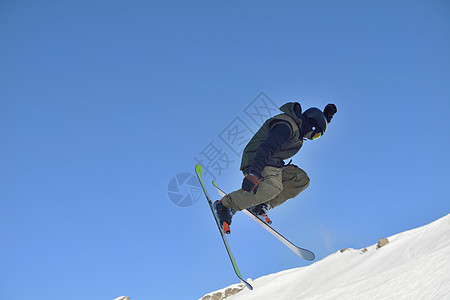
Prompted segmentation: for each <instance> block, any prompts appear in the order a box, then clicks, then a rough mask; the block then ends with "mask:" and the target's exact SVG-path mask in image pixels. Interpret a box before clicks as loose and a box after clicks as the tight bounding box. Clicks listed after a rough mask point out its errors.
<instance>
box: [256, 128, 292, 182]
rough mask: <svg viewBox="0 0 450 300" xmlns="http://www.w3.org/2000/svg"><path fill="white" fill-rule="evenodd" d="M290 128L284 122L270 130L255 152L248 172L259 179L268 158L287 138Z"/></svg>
mask: <svg viewBox="0 0 450 300" xmlns="http://www.w3.org/2000/svg"><path fill="white" fill-rule="evenodd" d="M290 136H291V128H290V127H289V125H287V124H286V123H284V122H283V123H279V124H277V125H275V126H274V127H273V128H272V129H271V130H270V131H269V136H268V137H267V139H266V140H265V141H264V142H263V143H262V144H261V146H260V147H259V149H258V152H256V157H255V160H254V161H253V163H252V166H251V167H250V169H249V171H250V172H249V173H253V174H255V175H256V176H257V177H258V179H261V173H262V171H263V169H264V167H265V166H266V163H267V161H268V160H269V158H270V157H271V156H272V155H273V154H274V153H275V152H276V151H277V150H279V149H280V148H281V146H283V144H284V143H286V142H287V141H288V140H289V137H290Z"/></svg>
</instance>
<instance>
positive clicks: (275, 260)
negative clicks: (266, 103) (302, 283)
mask: <svg viewBox="0 0 450 300" xmlns="http://www.w3.org/2000/svg"><path fill="white" fill-rule="evenodd" d="M449 53H450V6H449V3H448V2H447V1H376V2H373V1H339V2H337V1H285V2H282V3H280V2H273V1H245V3H242V2H238V1H231V2H230V1H227V2H223V1H195V2H190V3H187V2H185V1H164V2H154V1H102V0H100V1H72V2H65V1H52V0H48V1H25V0H15V1H9V0H5V1H2V2H1V4H0V82H1V85H0V166H1V167H0V182H1V185H0V290H1V294H2V297H4V298H5V299H6V298H7V299H15V300H16V299H17V300H25V299H31V298H45V299H52V300H53V299H55V300H57V299H65V300H72V299H81V298H83V299H113V298H115V297H118V296H120V295H128V296H130V297H131V299H132V300H135V299H196V298H199V297H201V296H202V295H203V294H205V293H207V292H210V291H213V290H216V289H219V288H222V287H225V286H227V285H229V284H232V283H236V282H237V281H236V277H235V275H234V274H233V270H232V268H231V265H230V263H229V261H228V258H227V257H226V253H225V250H224V247H223V244H222V242H221V241H220V237H219V234H218V232H217V229H216V227H215V225H214V221H213V219H212V216H211V213H210V211H209V208H208V206H207V204H206V201H205V199H204V198H203V197H201V198H199V199H198V201H197V202H196V204H195V205H192V206H189V207H187V208H181V207H178V206H176V205H174V204H173V203H172V202H171V201H170V199H169V197H168V185H169V182H170V181H171V180H172V178H173V177H174V176H176V175H178V174H182V173H192V174H193V170H194V165H195V163H196V161H195V159H194V157H197V156H198V155H199V153H201V152H202V150H203V149H205V147H206V146H208V145H209V143H210V142H216V141H219V140H220V138H219V137H220V134H221V133H222V132H223V130H224V129H225V128H227V126H228V125H229V124H230V123H231V122H232V121H233V120H235V119H236V118H237V117H242V119H243V120H244V121H245V122H248V123H249V124H250V123H251V122H250V121H249V120H248V119H245V118H244V117H245V109H246V107H247V106H248V105H249V104H251V103H252V101H253V100H255V98H257V97H258V96H259V95H261V93H264V95H266V96H267V97H268V98H270V99H271V101H272V102H273V103H275V104H276V105H281V104H283V103H285V102H288V101H298V102H300V103H301V105H302V107H303V108H304V109H306V108H308V107H311V106H318V107H320V108H323V107H324V106H325V105H326V104H327V103H329V102H333V103H336V105H337V107H338V113H337V114H336V116H335V118H334V119H333V121H332V123H331V124H330V127H329V130H328V131H327V133H326V134H325V135H324V137H323V138H321V139H319V140H317V141H313V142H311V141H308V142H306V143H305V145H304V147H303V149H302V150H301V151H300V152H299V154H298V155H297V156H296V157H295V158H294V163H296V164H298V165H299V166H300V167H302V168H303V169H304V170H306V172H307V173H308V174H309V176H310V178H311V184H310V186H309V187H308V189H307V190H306V191H305V192H303V193H302V194H301V195H300V196H299V197H297V198H296V199H294V200H290V201H288V202H286V203H285V204H284V205H283V206H280V207H278V208H277V209H275V210H273V211H272V212H271V218H272V220H273V222H274V223H273V225H274V227H275V228H276V229H277V230H279V231H280V232H282V233H284V234H285V235H286V236H287V237H288V238H290V239H291V240H292V241H293V242H294V243H296V244H298V245H299V246H303V247H306V248H308V249H311V250H313V251H314V252H315V253H316V255H317V259H321V258H323V257H325V256H327V255H329V254H331V253H333V252H335V251H338V250H339V249H341V248H347V247H352V248H361V247H365V246H368V245H371V244H374V243H376V242H377V241H378V239H379V238H381V237H386V236H389V235H392V234H396V233H398V232H401V231H404V230H407V229H412V228H415V227H418V226H422V225H425V224H427V223H429V222H431V221H434V220H436V219H437V218H439V217H442V216H444V215H445V214H447V213H449V212H450V204H449V200H448V191H447V187H448V182H449V179H450V176H449V171H448V170H449V168H450V159H449V157H448V153H450V145H449V139H448V136H447V131H448V130H449V129H450V121H449V119H448V111H449V110H450V102H449V97H450V54H449ZM249 126H250V125H249ZM222 146H223V145H222ZM222 153H223V154H227V155H229V156H230V157H233V155H235V154H233V152H232V151H231V150H230V149H228V148H226V147H223V148H222ZM234 157H235V158H236V159H235V162H233V163H232V164H230V165H229V168H228V169H227V170H226V171H224V172H223V173H222V174H221V175H220V176H219V177H218V178H217V180H218V181H219V184H220V185H221V186H222V187H223V188H224V189H225V190H227V191H230V190H233V189H236V188H238V187H239V186H240V184H241V180H242V176H241V174H240V172H239V171H238V168H239V157H238V156H234ZM207 179H208V182H209V181H210V179H211V178H207ZM210 194H211V195H213V196H214V197H217V195H216V194H215V192H214V191H213V189H212V186H210ZM232 229H233V233H232V235H231V236H230V243H231V245H232V247H233V250H234V253H235V256H236V259H237V261H238V264H239V267H240V269H241V272H242V274H243V276H244V277H245V278H249V277H251V278H257V277H260V276H263V275H266V274H269V273H274V272H277V271H281V270H285V269H289V268H294V267H301V266H306V265H308V264H309V262H306V261H301V260H299V259H298V258H297V257H296V256H295V255H294V254H292V253H291V252H290V251H289V250H288V249H287V248H285V247H284V246H283V245H282V244H281V243H280V242H278V241H277V240H275V239H274V238H273V237H271V236H270V235H269V234H268V233H267V232H265V231H264V230H263V229H262V228H259V227H258V225H257V224H254V222H253V221H251V220H249V219H248V217H247V216H245V215H244V214H242V215H241V214H238V215H236V216H235V218H234V223H233V226H232Z"/></svg>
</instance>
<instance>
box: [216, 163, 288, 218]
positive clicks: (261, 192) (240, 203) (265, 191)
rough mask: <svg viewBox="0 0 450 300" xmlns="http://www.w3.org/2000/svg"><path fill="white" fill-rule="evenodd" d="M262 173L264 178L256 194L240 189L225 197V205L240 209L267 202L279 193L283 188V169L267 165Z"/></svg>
mask: <svg viewBox="0 0 450 300" xmlns="http://www.w3.org/2000/svg"><path fill="white" fill-rule="evenodd" d="M261 175H262V179H261V181H260V183H259V186H258V190H257V191H256V194H253V193H249V192H247V191H244V190H242V189H240V190H237V191H235V192H232V193H230V194H228V195H227V196H225V197H223V199H222V203H223V205H224V206H226V207H228V208H231V209H233V210H234V211H239V210H243V209H247V208H250V207H252V206H255V205H258V204H260V203H265V202H267V201H269V200H271V199H273V198H274V197H276V196H277V195H279V194H280V193H281V191H282V190H283V184H282V169H280V168H275V167H265V168H264V170H263V172H262V174H261Z"/></svg>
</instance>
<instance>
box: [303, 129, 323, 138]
mask: <svg viewBox="0 0 450 300" xmlns="http://www.w3.org/2000/svg"><path fill="white" fill-rule="evenodd" d="M321 136H322V131H319V129H318V128H314V127H313V129H312V130H311V131H310V132H308V133H306V134H305V138H307V139H309V140H317V139H318V138H320V137H321Z"/></svg>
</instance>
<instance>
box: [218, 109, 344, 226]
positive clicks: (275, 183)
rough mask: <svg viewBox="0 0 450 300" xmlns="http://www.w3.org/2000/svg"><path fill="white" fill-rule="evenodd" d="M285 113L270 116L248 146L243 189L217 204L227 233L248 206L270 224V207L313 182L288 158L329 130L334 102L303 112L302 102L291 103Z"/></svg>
mask: <svg viewBox="0 0 450 300" xmlns="http://www.w3.org/2000/svg"><path fill="white" fill-rule="evenodd" d="M280 110H281V111H282V113H281V114H279V115H277V116H274V117H272V118H270V119H268V120H267V121H266V122H265V123H264V124H263V125H262V126H261V128H260V129H259V130H258V132H256V134H255V135H254V136H253V138H252V139H251V140H250V142H249V143H248V144H247V146H246V147H245V149H244V152H243V155H242V161H241V167H240V169H241V171H242V172H243V173H244V176H245V178H244V180H243V182H242V189H239V190H237V191H235V192H232V193H230V194H228V195H226V196H225V197H223V198H222V199H221V200H220V201H216V202H215V203H214V209H215V210H216V212H217V215H218V217H219V219H220V224H221V225H222V227H223V229H224V231H225V232H226V233H230V229H229V225H230V224H231V220H232V217H233V215H234V214H235V213H236V212H237V211H240V210H243V209H248V210H250V211H252V212H253V213H254V214H256V215H258V217H260V218H261V219H263V220H264V221H265V222H267V223H271V221H270V219H269V217H268V214H267V212H268V210H269V209H272V208H274V207H276V206H279V205H281V204H283V203H284V202H286V201H287V200H288V199H291V198H294V197H296V196H297V195H298V194H300V193H301V192H302V191H304V190H305V189H306V188H307V187H308V185H309V181H310V179H309V177H308V175H307V174H306V172H305V171H303V170H302V169H300V168H299V167H298V166H296V165H293V164H290V163H289V164H287V165H285V163H284V160H286V159H289V158H291V157H293V156H294V155H295V154H296V153H297V152H298V151H299V150H300V148H301V147H302V145H303V141H304V140H306V139H309V140H315V139H318V138H319V137H321V136H322V135H323V134H324V133H325V131H326V130H327V127H328V123H330V121H331V119H332V118H333V115H334V114H335V113H336V112H337V109H336V106H335V105H334V104H328V105H327V106H326V107H325V109H324V111H323V112H322V111H321V110H319V109H318V108H315V107H312V108H309V109H307V110H306V111H305V112H303V113H302V109H301V106H300V104H299V103H297V102H289V103H286V104H284V105H283V106H281V107H280Z"/></svg>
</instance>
